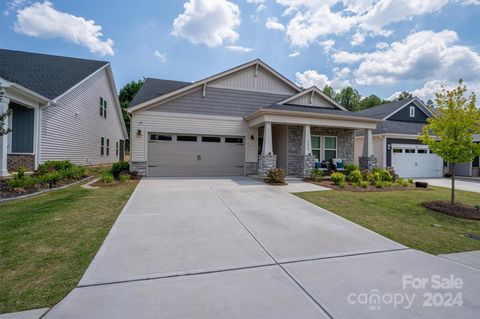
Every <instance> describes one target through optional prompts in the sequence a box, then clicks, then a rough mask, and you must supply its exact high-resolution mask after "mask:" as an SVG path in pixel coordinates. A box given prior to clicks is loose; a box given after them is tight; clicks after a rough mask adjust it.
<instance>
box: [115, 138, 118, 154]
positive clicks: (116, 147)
mask: <svg viewBox="0 0 480 319" xmlns="http://www.w3.org/2000/svg"><path fill="white" fill-rule="evenodd" d="M115 156H118V141H117V142H116V143H115Z"/></svg>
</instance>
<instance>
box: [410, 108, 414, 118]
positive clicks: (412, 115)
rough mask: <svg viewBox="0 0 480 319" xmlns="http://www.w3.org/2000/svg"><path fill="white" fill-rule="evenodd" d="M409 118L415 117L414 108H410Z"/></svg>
mask: <svg viewBox="0 0 480 319" xmlns="http://www.w3.org/2000/svg"><path fill="white" fill-rule="evenodd" d="M410 117H415V106H413V105H412V106H410Z"/></svg>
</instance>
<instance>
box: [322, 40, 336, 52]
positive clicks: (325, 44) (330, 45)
mask: <svg viewBox="0 0 480 319" xmlns="http://www.w3.org/2000/svg"><path fill="white" fill-rule="evenodd" d="M320 44H321V45H322V46H323V52H325V53H328V52H330V50H332V48H333V46H334V45H335V40H332V39H329V40H325V41H322V42H320Z"/></svg>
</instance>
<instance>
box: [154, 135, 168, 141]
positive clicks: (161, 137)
mask: <svg viewBox="0 0 480 319" xmlns="http://www.w3.org/2000/svg"><path fill="white" fill-rule="evenodd" d="M171 140H172V136H171V135H165V134H150V141H171Z"/></svg>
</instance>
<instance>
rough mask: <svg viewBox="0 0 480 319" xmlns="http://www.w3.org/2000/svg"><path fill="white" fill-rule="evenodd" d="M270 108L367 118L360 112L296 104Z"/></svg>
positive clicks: (278, 105)
mask: <svg viewBox="0 0 480 319" xmlns="http://www.w3.org/2000/svg"><path fill="white" fill-rule="evenodd" d="M268 108H269V109H274V110H284V111H295V112H309V113H322V114H334V115H345V116H356V117H367V116H365V115H362V114H360V113H359V112H350V111H343V110H339V109H330V108H325V107H318V106H305V105H294V104H272V105H270V106H269V107H268Z"/></svg>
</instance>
